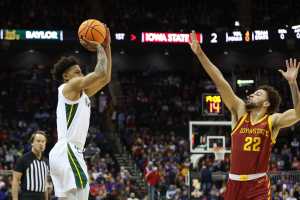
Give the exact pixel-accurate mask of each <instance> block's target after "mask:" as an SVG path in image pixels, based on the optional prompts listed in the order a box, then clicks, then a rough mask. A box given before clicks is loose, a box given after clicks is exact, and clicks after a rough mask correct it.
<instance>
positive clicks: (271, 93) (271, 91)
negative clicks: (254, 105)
mask: <svg viewBox="0 0 300 200" xmlns="http://www.w3.org/2000/svg"><path fill="white" fill-rule="evenodd" d="M258 89H262V90H264V91H266V92H267V95H268V101H269V102H270V106H269V107H268V109H267V112H268V114H273V113H274V112H276V111H277V110H278V108H279V105H280V103H281V96H280V94H279V92H278V91H277V90H276V89H275V88H274V87H272V86H269V85H262V86H259V87H258Z"/></svg>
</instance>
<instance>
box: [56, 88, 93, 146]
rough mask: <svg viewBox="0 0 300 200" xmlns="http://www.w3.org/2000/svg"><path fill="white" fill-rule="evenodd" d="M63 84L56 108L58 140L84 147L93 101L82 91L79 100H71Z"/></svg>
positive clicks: (59, 91) (59, 90)
mask: <svg viewBox="0 0 300 200" xmlns="http://www.w3.org/2000/svg"><path fill="white" fill-rule="evenodd" d="M64 86H65V84H62V85H61V86H60V87H59V88H58V104H57V109H56V116H57V119H56V121H57V135H58V140H60V139H61V138H67V140H68V141H69V142H71V143H73V144H75V145H77V146H78V147H79V148H81V149H83V147H84V145H85V141H86V137H87V133H88V129H89V124H90V114H91V101H90V100H89V97H88V96H87V95H86V94H85V93H84V92H82V94H81V97H80V98H79V99H78V100H77V101H70V100H68V99H67V98H65V97H64V95H63V88H64Z"/></svg>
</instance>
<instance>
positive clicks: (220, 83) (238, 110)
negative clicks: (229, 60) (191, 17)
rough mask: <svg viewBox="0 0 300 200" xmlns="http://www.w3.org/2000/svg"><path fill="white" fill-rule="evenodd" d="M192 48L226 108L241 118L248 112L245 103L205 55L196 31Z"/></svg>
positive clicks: (192, 38)
mask: <svg viewBox="0 0 300 200" xmlns="http://www.w3.org/2000/svg"><path fill="white" fill-rule="evenodd" d="M190 46H191V49H192V51H193V52H194V53H195V54H196V56H197V58H198V59H199V61H200V63H201V64H202V66H203V68H204V70H205V71H206V72H207V74H208V75H209V76H210V78H211V79H212V80H213V82H214V84H215V85H216V87H217V89H218V91H219V93H220V95H221V97H222V99H223V102H224V103H225V105H226V107H227V108H228V109H229V110H230V112H231V113H232V114H234V115H236V116H237V117H238V118H239V117H241V116H242V115H243V114H244V113H245V112H246V107H245V103H244V101H243V100H242V99H240V98H239V97H237V96H236V95H235V93H234V92H233V90H232V88H231V86H230V85H229V83H228V82H227V81H226V80H225V78H224V76H223V75H222V73H221V71H220V70H219V69H218V68H217V67H216V66H215V65H214V64H213V63H212V62H211V61H210V60H209V59H208V57H207V56H206V55H205V53H204V52H203V50H202V49H201V47H200V44H199V42H198V41H197V39H196V33H195V31H192V33H191V42H190Z"/></svg>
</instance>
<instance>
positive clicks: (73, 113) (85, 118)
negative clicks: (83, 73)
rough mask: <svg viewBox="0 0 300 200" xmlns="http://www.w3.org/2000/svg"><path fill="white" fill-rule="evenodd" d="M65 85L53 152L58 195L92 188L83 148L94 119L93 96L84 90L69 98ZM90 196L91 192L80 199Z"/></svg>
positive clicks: (59, 90) (53, 180)
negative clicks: (77, 95)
mask: <svg viewBox="0 0 300 200" xmlns="http://www.w3.org/2000/svg"><path fill="white" fill-rule="evenodd" d="M64 86H65V84H62V85H61V86H60V87H59V88H58V103H57V109H56V114H57V134H58V140H57V143H56V144H55V145H54V147H53V148H52V149H51V151H50V153H49V164H50V175H51V178H52V182H53V186H54V191H55V195H56V196H57V197H66V193H68V191H70V190H72V189H84V188H85V189H86V188H89V183H88V170H87V166H86V163H85V161H84V157H83V149H84V145H85V141H86V137H87V133H88V129H89V123H90V113H91V108H90V107H91V105H90V100H89V98H88V96H87V95H86V94H85V93H84V92H82V94H81V97H80V98H79V99H78V100H77V101H70V100H68V99H67V98H65V97H64V95H63V92H62V91H63V88H64ZM87 194H88V193H87ZM87 199H88V195H87V197H86V198H81V199H80V200H87Z"/></svg>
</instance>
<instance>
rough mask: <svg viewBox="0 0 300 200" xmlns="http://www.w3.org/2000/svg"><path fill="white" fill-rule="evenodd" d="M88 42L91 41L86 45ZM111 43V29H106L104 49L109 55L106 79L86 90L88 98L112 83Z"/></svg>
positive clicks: (98, 81)
mask: <svg viewBox="0 0 300 200" xmlns="http://www.w3.org/2000/svg"><path fill="white" fill-rule="evenodd" d="M88 42H89V41H85V42H84V43H88ZM110 43H111V37H110V31H109V28H108V27H106V39H105V41H104V43H103V44H102V46H103V47H104V50H105V53H106V55H107V72H106V74H105V76H104V78H100V79H97V81H95V82H94V83H93V84H91V85H90V86H89V87H88V88H86V89H85V93H86V94H87V95H88V96H93V95H94V94H96V93H97V92H98V91H99V90H101V89H102V88H103V87H104V86H105V85H107V84H108V83H109V82H110V81H111V69H112V59H111V47H110ZM83 45H85V44H83Z"/></svg>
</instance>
